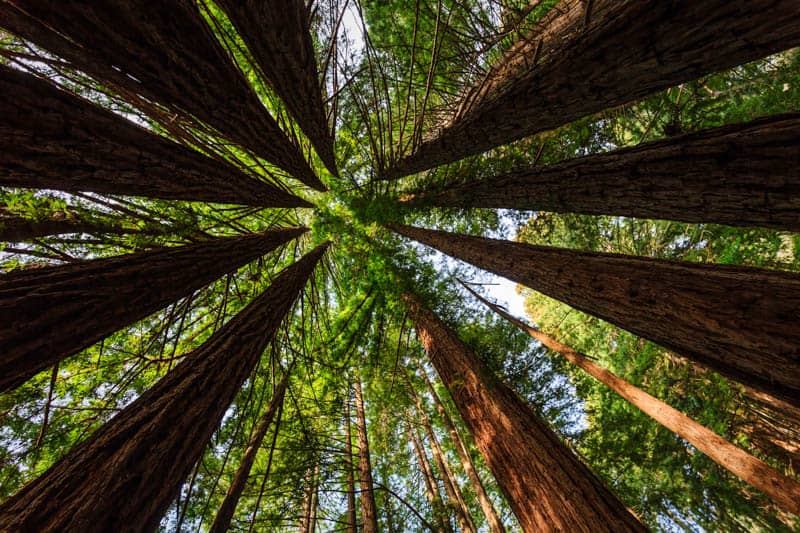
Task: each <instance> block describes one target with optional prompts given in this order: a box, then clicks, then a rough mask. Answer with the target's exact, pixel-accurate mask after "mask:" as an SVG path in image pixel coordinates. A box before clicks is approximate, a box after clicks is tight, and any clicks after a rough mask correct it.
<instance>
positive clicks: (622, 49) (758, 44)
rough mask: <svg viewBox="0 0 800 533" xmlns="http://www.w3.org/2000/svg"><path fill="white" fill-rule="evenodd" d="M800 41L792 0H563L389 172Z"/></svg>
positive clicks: (425, 164) (447, 158) (798, 7)
mask: <svg viewBox="0 0 800 533" xmlns="http://www.w3.org/2000/svg"><path fill="white" fill-rule="evenodd" d="M587 7H588V8H589V9H590V11H589V12H588V13H587ZM798 44H800V4H798V3H797V2H796V1H795V0H706V1H703V2H698V1H695V0H675V1H671V2H664V1H663V0H632V1H628V2H619V1H617V0H592V1H589V2H584V1H582V0H562V1H561V2H558V3H557V4H556V6H555V7H554V8H552V9H551V10H550V11H549V13H548V14H547V15H546V16H545V17H544V18H543V19H542V21H541V22H540V23H539V24H537V27H536V28H535V29H534V30H533V31H532V32H531V33H530V34H529V35H526V36H525V37H523V38H522V39H520V41H519V42H518V43H517V44H516V45H514V46H513V47H511V49H510V50H509V51H508V52H507V53H506V54H505V55H504V57H503V58H502V59H500V61H498V63H497V64H496V65H495V66H494V67H492V68H491V69H490V70H489V72H488V73H487V74H486V76H485V77H484V78H482V79H481V80H479V81H478V82H477V83H476V84H475V85H474V86H473V87H471V88H470V89H469V90H467V91H466V93H465V94H464V95H463V96H462V98H461V102H460V104H459V108H458V110H457V111H456V113H455V114H454V116H452V117H451V119H450V120H449V121H448V122H447V123H445V124H442V125H441V126H440V128H439V129H438V130H437V132H436V134H435V136H433V137H432V138H431V139H429V140H427V141H426V142H424V143H423V144H422V145H421V146H420V147H419V148H418V149H417V151H416V152H415V153H413V154H411V155H410V156H408V157H406V158H405V159H403V160H401V161H399V162H398V163H397V164H396V165H395V167H394V168H393V169H390V170H389V171H388V172H387V174H386V177H387V178H398V177H402V176H405V175H408V174H413V173H415V172H420V171H422V170H426V169H429V168H432V167H434V166H437V165H442V164H445V163H450V162H453V161H457V160H459V159H462V158H464V157H466V156H469V155H473V154H478V153H480V152H483V151H486V150H488V149H490V148H492V147H495V146H500V145H502V144H506V143H509V142H512V141H515V140H517V139H521V138H523V137H526V136H528V135H533V134H535V133H538V132H541V131H546V130H551V129H554V128H556V127H558V126H561V125H563V124H567V123H569V122H572V121H574V120H577V119H579V118H582V117H585V116H588V115H591V114H593V113H597V112H599V111H603V110H605V109H609V108H612V107H615V106H619V105H622V104H625V103H628V102H632V101H634V100H636V99H638V98H642V97H643V96H646V95H648V94H650V93H653V92H655V91H658V90H660V89H664V88H666V87H670V86H674V85H678V84H680V83H682V82H685V81H689V80H692V79H695V78H698V77H700V76H702V75H704V74H708V73H711V72H716V71H719V70H723V69H726V68H730V67H734V66H737V65H741V64H743V63H746V62H748V61H752V60H754V59H758V58H761V57H764V56H767V55H769V54H772V53H775V52H779V51H781V50H787V49H789V48H792V47H794V46H797V45H798Z"/></svg>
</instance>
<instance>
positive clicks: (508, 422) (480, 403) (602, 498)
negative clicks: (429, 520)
mask: <svg viewBox="0 0 800 533" xmlns="http://www.w3.org/2000/svg"><path fill="white" fill-rule="evenodd" d="M405 300H406V303H407V304H408V306H409V311H410V313H411V317H412V319H413V320H414V323H415V324H416V329H417V334H418V335H419V338H420V341H421V342H422V344H423V346H424V347H425V350H426V351H427V352H428V355H429V357H430V359H431V362H432V363H433V366H434V367H435V368H436V370H437V372H438V373H439V376H440V377H441V379H442V381H443V382H444V384H445V386H446V387H447V389H448V391H449V392H450V395H451V396H452V398H453V401H454V402H455V404H456V407H457V408H458V410H459V412H460V413H461V417H462V418H463V419H464V423H465V424H466V426H467V428H469V430H470V432H471V433H472V436H473V438H474V439H475V444H476V445H477V446H478V450H480V452H481V454H482V455H483V457H484V459H485V460H486V463H487V464H488V465H489V468H490V469H491V471H492V473H493V474H494V476H495V479H496V480H497V484H498V486H499V487H500V490H502V491H503V493H504V494H505V496H506V499H507V500H508V502H509V504H510V505H511V508H512V510H513V511H514V514H516V516H517V519H518V520H519V522H520V525H521V526H522V528H523V530H525V531H526V532H533V531H537V532H540V531H586V532H589V531H592V532H599V531H608V532H620V531H644V527H643V526H642V525H641V524H640V523H639V521H638V520H637V519H636V517H635V516H634V515H633V514H632V513H631V512H630V511H628V510H627V509H626V508H625V506H624V505H623V504H622V502H620V501H619V500H618V499H617V497H616V496H615V495H614V494H613V493H612V492H611V491H610V490H609V488H608V487H607V486H606V485H605V484H604V483H603V482H602V481H600V479H599V478H597V477H596V476H595V475H594V473H593V472H592V471H591V470H589V468H587V467H586V465H584V464H583V463H582V462H580V460H578V458H577V457H576V456H575V455H574V454H573V453H572V452H571V451H570V450H569V449H568V448H567V447H566V446H565V445H564V443H563V442H561V441H560V440H559V438H558V436H557V435H556V434H555V433H554V432H553V431H552V430H551V429H550V428H549V427H547V425H546V424H545V423H544V422H542V421H541V420H540V419H539V417H538V416H536V415H535V414H534V412H533V411H532V410H531V409H530V407H529V406H528V405H527V404H526V403H525V402H524V401H523V400H521V399H520V398H519V397H518V396H517V395H516V393H515V392H514V391H512V390H511V389H510V388H509V387H508V386H506V385H505V384H504V383H502V382H501V381H500V380H499V379H498V378H497V377H496V376H495V375H494V374H493V373H492V371H491V370H490V369H489V368H488V367H487V366H486V365H485V364H484V363H483V362H482V361H481V360H480V358H479V357H478V356H477V355H476V354H475V353H474V352H473V351H472V350H471V349H469V348H468V347H467V346H466V345H465V344H464V343H462V342H461V341H460V340H459V339H458V337H457V336H456V335H455V333H454V332H453V331H452V330H450V328H448V327H447V326H446V325H445V324H444V323H443V322H442V321H441V320H439V319H438V318H437V317H436V316H435V315H434V314H433V313H432V312H431V311H430V310H428V309H427V308H425V307H424V306H423V305H422V304H421V303H420V302H419V300H417V298H416V297H415V296H411V295H408V294H407V295H406V296H405Z"/></svg>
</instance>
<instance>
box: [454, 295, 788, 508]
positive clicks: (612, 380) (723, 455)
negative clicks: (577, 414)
mask: <svg viewBox="0 0 800 533" xmlns="http://www.w3.org/2000/svg"><path fill="white" fill-rule="evenodd" d="M462 285H463V286H464V288H466V289H467V290H468V291H469V292H470V293H472V295H473V296H475V297H476V298H478V299H479V300H480V301H481V302H483V303H484V304H485V305H486V306H487V307H489V308H490V309H491V310H492V311H494V312H495V313H497V314H498V315H500V316H501V317H503V318H505V319H506V320H508V321H509V322H511V323H512V324H514V325H515V326H516V327H518V328H519V329H521V330H522V331H524V332H525V333H527V334H528V335H530V336H531V337H532V338H534V339H536V340H537V341H539V342H540V343H542V345H544V346H545V347H547V348H548V349H550V350H551V351H553V352H556V353H558V354H560V355H561V356H563V357H564V358H565V359H566V360H567V361H569V362H570V363H572V364H574V365H575V366H577V367H579V368H580V369H582V370H583V371H585V372H586V373H587V374H589V375H590V376H592V377H593V378H595V379H596V380H597V381H599V382H601V383H603V384H604V385H606V386H607V387H609V388H610V389H611V390H613V391H614V392H616V393H617V394H618V395H620V396H621V397H623V398H624V399H626V400H627V401H628V402H630V403H631V404H632V405H633V406H635V407H636V408H638V409H640V410H641V411H642V412H644V413H645V414H646V415H647V416H649V417H650V418H652V419H653V420H655V421H656V422H658V423H659V424H661V425H662V426H664V427H665V428H667V429H669V430H670V431H672V432H673V433H676V434H677V435H679V436H680V437H682V438H683V439H685V440H686V441H687V442H689V443H690V444H691V445H692V446H694V447H695V448H697V449H698V450H700V451H701V452H703V453H704V454H706V455H707V456H708V457H709V458H711V460H713V461H714V462H715V463H717V464H718V465H720V466H721V467H723V468H725V469H726V470H728V471H729V472H730V473H732V474H733V475H735V476H736V477H738V478H739V479H741V480H742V481H744V482H745V483H749V484H750V485H752V486H753V487H755V488H757V489H759V490H760V491H762V492H764V493H765V494H766V495H767V496H769V497H770V499H772V501H774V502H775V503H776V504H777V505H778V506H780V507H781V508H783V509H784V510H785V511H788V512H790V513H794V514H796V515H798V516H800V483H798V482H797V481H795V480H793V479H791V478H789V477H787V476H785V475H783V474H782V473H780V472H778V471H777V470H776V469H774V468H772V467H771V466H769V465H768V464H766V463H765V462H764V461H761V460H760V459H757V458H755V457H753V456H752V455H750V454H749V453H747V452H745V451H744V450H741V449H739V448H737V447H736V446H734V445H733V444H731V443H730V442H728V441H727V440H725V439H724V438H722V437H721V436H720V435H717V434H716V433H714V432H713V431H711V430H710V429H708V428H706V427H705V426H703V425H701V424H698V423H697V422H695V421H694V420H693V419H691V418H689V417H688V416H686V415H685V414H683V413H681V412H680V411H678V410H677V409H674V408H672V407H671V406H670V405H668V404H666V403H665V402H662V401H661V400H659V399H658V398H655V397H653V396H651V395H649V394H647V393H646V392H645V391H643V390H641V389H639V388H638V387H636V386H634V385H632V384H631V383H629V382H627V381H625V380H624V379H622V378H620V377H619V376H617V375H615V374H613V373H612V372H609V371H608V370H606V369H604V368H602V367H600V366H599V365H597V364H595V363H593V362H592V361H591V360H590V359H589V358H588V357H587V356H586V355H584V354H582V353H580V352H577V351H575V350H574V349H572V348H571V347H570V346H567V345H566V344H563V343H561V342H559V341H557V340H556V339H554V338H553V337H551V336H549V335H547V334H545V333H542V332H541V331H539V330H538V329H536V328H533V327H531V326H529V325H528V324H526V323H525V322H523V321H522V320H519V319H518V318H516V317H514V316H512V315H511V314H509V313H507V312H506V311H504V310H503V309H502V308H500V306H498V305H495V304H493V303H491V302H489V301H488V300H486V299H485V298H483V297H482V296H480V295H479V294H478V293H476V292H475V291H473V290H472V289H471V288H469V287H468V286H467V285H466V284H464V283H462Z"/></svg>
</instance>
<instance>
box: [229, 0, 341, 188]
mask: <svg viewBox="0 0 800 533" xmlns="http://www.w3.org/2000/svg"><path fill="white" fill-rule="evenodd" d="M217 3H218V4H219V6H220V7H221V8H222V9H223V10H224V11H225V13H226V14H227V15H228V18H229V19H230V20H231V22H233V25H234V26H235V27H236V31H237V32H238V33H239V35H241V37H242V39H243V40H244V42H245V44H247V47H248V48H249V49H250V52H251V53H252V54H253V57H254V58H255V60H256V62H257V63H258V66H259V67H261V70H262V72H263V73H264V75H265V76H266V78H267V80H268V81H269V83H270V85H271V86H272V88H273V89H274V90H275V92H276V93H277V94H278V96H280V97H281V99H282V100H283V102H284V103H285V104H286V107H287V109H288V110H289V112H290V113H291V114H292V116H293V117H294V118H295V120H297V123H298V124H299V125H300V128H302V130H303V132H304V133H305V134H306V135H307V136H308V138H309V140H311V143H312V144H313V145H314V148H315V149H316V151H317V154H319V156H320V159H322V161H323V163H325V166H326V167H327V168H328V170H329V171H330V172H331V173H332V174H334V175H336V174H337V171H336V160H335V159H334V154H333V138H332V136H331V133H330V129H329V128H328V120H327V119H326V117H325V107H324V106H323V104H322V88H321V87H320V84H319V72H318V71H317V59H316V56H315V54H314V44H313V42H312V39H311V33H310V31H309V29H310V27H311V11H312V9H313V6H314V4H313V3H312V2H303V1H301V0H270V1H266V0H257V1H251V2H241V1H238V0H220V1H219V2H217Z"/></svg>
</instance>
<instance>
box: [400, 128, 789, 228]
mask: <svg viewBox="0 0 800 533" xmlns="http://www.w3.org/2000/svg"><path fill="white" fill-rule="evenodd" d="M798 167H800V114H798V113H790V114H786V115H774V116H771V117H768V118H764V119H760V120H755V121H753V122H749V123H746V124H736V125H733V126H724V127H721V128H713V129H709V130H705V131H701V132H698V133H692V134H688V135H682V136H679V137H673V138H669V139H665V140H662V141H655V142H651V143H647V144H643V145H639V146H636V147H633V148H625V149H622V150H616V151H613V152H609V153H605V154H599V155H591V156H587V157H581V158H579V159H573V160H571V161H567V162H564V163H560V164H556V165H550V166H546V167H529V168H522V169H518V170H515V171H513V172H510V173H508V174H502V175H500V176H492V177H489V178H483V179H480V180H476V181H470V182H467V183H464V184H460V185H455V186H452V187H447V188H445V189H444V190H441V191H430V192H423V193H421V194H419V195H417V196H416V197H414V198H413V199H410V200H408V201H409V202H410V203H411V204H412V205H421V206H428V205H433V206H439V207H490V208H506V209H530V210H537V211H555V212H566V213H585V214H589V215H621V216H626V217H638V218H663V219H668V220H680V221H684V222H714V223H719V224H729V225H733V226H763V227H768V228H775V229H782V230H789V231H800V176H798V173H797V168H798Z"/></svg>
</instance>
